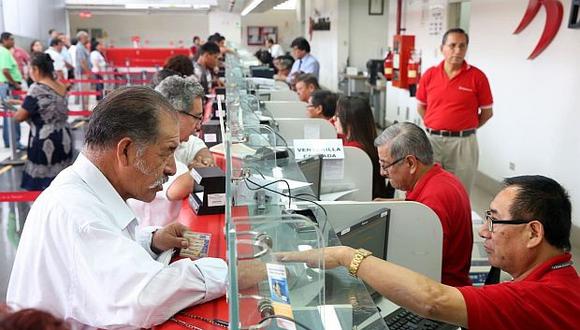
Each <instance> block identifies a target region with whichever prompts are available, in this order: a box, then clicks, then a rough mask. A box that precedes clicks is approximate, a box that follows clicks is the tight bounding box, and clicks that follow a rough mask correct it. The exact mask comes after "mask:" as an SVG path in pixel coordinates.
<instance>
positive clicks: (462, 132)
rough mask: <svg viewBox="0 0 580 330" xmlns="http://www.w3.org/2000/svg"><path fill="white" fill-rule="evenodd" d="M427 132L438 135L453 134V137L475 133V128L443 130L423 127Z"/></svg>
mask: <svg viewBox="0 0 580 330" xmlns="http://www.w3.org/2000/svg"><path fill="white" fill-rule="evenodd" d="M425 130H426V131H427V133H429V134H431V135H438V136H453V137H466V136H470V135H471V134H475V131H476V129H466V130H465V131H459V132H453V131H444V130H441V131H439V130H436V129H430V128H426V129H425Z"/></svg>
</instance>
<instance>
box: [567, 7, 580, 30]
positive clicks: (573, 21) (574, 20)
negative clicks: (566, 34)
mask: <svg viewBox="0 0 580 330" xmlns="http://www.w3.org/2000/svg"><path fill="white" fill-rule="evenodd" d="M579 9H580V0H572V4H571V6H570V17H569V18H568V27H569V28H570V29H580V22H579V21H578V10H579Z"/></svg>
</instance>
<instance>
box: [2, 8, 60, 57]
mask: <svg viewBox="0 0 580 330" xmlns="http://www.w3.org/2000/svg"><path fill="white" fill-rule="evenodd" d="M2 16H3V21H4V31H8V32H11V33H12V34H15V35H18V36H22V37H28V38H34V39H40V40H42V42H43V43H46V40H48V30H49V29H50V28H55V29H57V30H58V31H65V28H66V26H65V16H66V15H65V9H64V0H4V1H2ZM23 48H28V45H27V46H26V47H23Z"/></svg>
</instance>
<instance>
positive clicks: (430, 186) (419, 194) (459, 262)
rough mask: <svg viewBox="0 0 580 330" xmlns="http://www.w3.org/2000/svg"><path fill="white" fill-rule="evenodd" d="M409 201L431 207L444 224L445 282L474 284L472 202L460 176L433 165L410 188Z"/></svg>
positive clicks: (442, 225)
mask: <svg viewBox="0 0 580 330" xmlns="http://www.w3.org/2000/svg"><path fill="white" fill-rule="evenodd" d="M407 200H408V201H416V202H419V203H422V204H425V205H426V206H428V207H429V208H431V209H432V210H433V211H434V212H435V213H436V214H437V216H438V217H439V221H441V227H442V228H443V264H442V267H441V268H442V269H441V273H442V274H441V283H443V284H447V285H451V286H464V285H471V280H470V279H469V267H470V265H471V249H472V247H473V231H472V229H471V205H470V204H469V197H468V196H467V192H466V191H465V188H464V187H463V184H461V181H459V179H458V178H457V177H456V176H455V175H453V174H451V173H449V172H447V171H445V170H444V169H442V168H441V166H440V165H439V164H435V165H433V168H431V169H430V170H429V171H428V172H427V173H425V174H424V175H423V176H422V177H421V178H420V179H419V181H417V183H416V184H415V187H413V190H411V191H408V192H407Z"/></svg>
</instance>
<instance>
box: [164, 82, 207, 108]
mask: <svg viewBox="0 0 580 330" xmlns="http://www.w3.org/2000/svg"><path fill="white" fill-rule="evenodd" d="M155 90H156V91H158V92H159V93H161V95H163V96H165V98H166V99H167V100H168V101H169V103H171V105H173V107H174V108H175V109H177V110H179V111H185V112H189V111H190V109H191V107H192V105H193V101H194V100H195V98H196V97H201V98H203V96H204V91H203V87H202V86H201V84H200V83H198V82H197V81H196V80H195V77H187V78H183V77H180V76H169V77H167V78H165V79H163V80H162V81H161V83H159V85H157V87H155Z"/></svg>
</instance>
